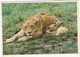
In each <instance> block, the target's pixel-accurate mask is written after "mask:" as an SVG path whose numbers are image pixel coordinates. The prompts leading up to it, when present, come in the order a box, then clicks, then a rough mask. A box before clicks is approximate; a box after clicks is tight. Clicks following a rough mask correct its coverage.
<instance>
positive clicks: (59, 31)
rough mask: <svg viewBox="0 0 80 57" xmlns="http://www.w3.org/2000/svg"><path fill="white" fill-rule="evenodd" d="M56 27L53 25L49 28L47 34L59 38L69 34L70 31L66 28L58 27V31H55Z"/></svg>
mask: <svg viewBox="0 0 80 57" xmlns="http://www.w3.org/2000/svg"><path fill="white" fill-rule="evenodd" d="M54 27H55V25H54V24H51V25H50V26H48V27H47V29H46V33H49V34H52V35H54V36H59V35H61V34H65V33H67V32H68V29H67V28H66V27H63V26H61V27H58V28H57V29H56V30H54Z"/></svg>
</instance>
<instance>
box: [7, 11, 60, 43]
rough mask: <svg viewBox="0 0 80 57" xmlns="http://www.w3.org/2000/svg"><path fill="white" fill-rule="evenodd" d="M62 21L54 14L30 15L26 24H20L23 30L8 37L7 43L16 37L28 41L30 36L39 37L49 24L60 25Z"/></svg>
mask: <svg viewBox="0 0 80 57" xmlns="http://www.w3.org/2000/svg"><path fill="white" fill-rule="evenodd" d="M60 23H61V21H59V19H58V18H57V17H56V16H54V15H52V14H48V13H44V12H41V13H38V14H36V15H33V16H31V17H29V18H28V19H27V21H25V23H24V24H20V25H21V27H22V29H21V31H19V32H18V33H17V34H15V35H14V36H13V37H11V38H10V39H7V40H6V43H9V42H13V41H15V39H18V41H26V40H28V39H30V38H38V37H40V36H41V35H42V34H43V33H44V32H45V28H46V27H47V26H49V25H50V24H56V25H59V24H60Z"/></svg>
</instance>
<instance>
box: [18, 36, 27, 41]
mask: <svg viewBox="0 0 80 57" xmlns="http://www.w3.org/2000/svg"><path fill="white" fill-rule="evenodd" d="M26 40H28V38H27V36H24V37H22V38H19V39H18V41H19V42H21V41H26Z"/></svg>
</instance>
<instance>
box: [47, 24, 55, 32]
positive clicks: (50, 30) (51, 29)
mask: <svg viewBox="0 0 80 57" xmlns="http://www.w3.org/2000/svg"><path fill="white" fill-rule="evenodd" d="M54 27H55V25H54V24H51V25H50V26H48V27H47V29H46V33H50V32H52V31H53V29H54Z"/></svg>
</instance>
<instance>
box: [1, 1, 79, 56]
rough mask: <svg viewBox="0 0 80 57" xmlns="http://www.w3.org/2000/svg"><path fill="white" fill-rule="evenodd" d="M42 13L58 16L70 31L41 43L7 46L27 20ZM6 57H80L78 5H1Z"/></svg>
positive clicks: (70, 3) (62, 3) (37, 41)
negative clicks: (54, 56)
mask: <svg viewBox="0 0 80 57" xmlns="http://www.w3.org/2000/svg"><path fill="white" fill-rule="evenodd" d="M39 12H46V13H51V14H55V15H56V16H57V17H58V18H59V19H60V20H61V21H62V22H63V23H64V26H65V27H67V28H68V30H69V31H68V33H67V34H64V35H61V36H56V37H55V36H52V35H44V36H43V37H42V38H43V40H44V41H45V42H46V43H43V41H42V39H36V40H32V41H27V42H17V41H15V42H13V43H9V44H6V43H5V40H6V39H8V38H10V37H12V36H13V35H14V34H16V33H17V32H18V31H20V29H21V27H20V26H19V23H23V22H25V20H27V18H28V17H30V16H32V15H35V14H37V13H39ZM2 23H3V24H2V26H3V54H5V55H10V54H65V53H78V51H77V49H78V46H77V3H76V2H54V3H9V4H7V3H6V4H2Z"/></svg>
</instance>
